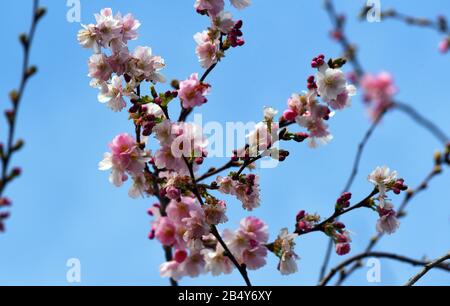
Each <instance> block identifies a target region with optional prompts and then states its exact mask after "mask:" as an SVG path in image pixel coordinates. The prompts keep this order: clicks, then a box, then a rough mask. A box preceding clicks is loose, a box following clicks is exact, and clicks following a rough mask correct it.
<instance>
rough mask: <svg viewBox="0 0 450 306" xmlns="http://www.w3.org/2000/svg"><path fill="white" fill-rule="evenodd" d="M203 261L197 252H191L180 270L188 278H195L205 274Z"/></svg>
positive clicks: (202, 257)
mask: <svg viewBox="0 0 450 306" xmlns="http://www.w3.org/2000/svg"><path fill="white" fill-rule="evenodd" d="M205 265H206V262H205V259H204V256H203V255H202V254H201V253H200V252H198V251H191V254H190V255H189V256H188V257H187V258H186V260H185V261H184V262H183V264H182V266H181V268H182V270H183V271H184V273H185V274H186V275H188V276H190V277H197V276H199V275H200V274H203V273H205Z"/></svg>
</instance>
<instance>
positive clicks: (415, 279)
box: [405, 252, 450, 287]
mask: <svg viewBox="0 0 450 306" xmlns="http://www.w3.org/2000/svg"><path fill="white" fill-rule="evenodd" d="M449 259H450V252H449V253H447V254H446V255H444V256H442V257H440V258H438V259H436V260H435V261H433V262H430V263H429V264H427V265H425V268H424V269H423V270H422V271H420V272H419V273H418V274H417V275H415V276H414V277H412V278H411V279H410V280H409V281H408V282H407V283H406V284H405V286H407V287H408V286H409V287H411V286H414V285H415V284H416V283H417V282H418V281H419V280H420V279H421V278H422V277H424V276H425V275H426V274H427V273H428V272H430V271H431V270H432V269H434V268H442V265H441V264H442V263H443V262H445V261H447V260H449ZM448 266H449V265H447V268H448ZM444 267H445V266H444Z"/></svg>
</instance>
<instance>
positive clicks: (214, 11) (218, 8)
mask: <svg viewBox="0 0 450 306" xmlns="http://www.w3.org/2000/svg"><path fill="white" fill-rule="evenodd" d="M194 8H195V9H196V10H197V11H207V12H208V14H209V15H210V16H216V15H218V14H219V13H220V12H222V11H223V9H224V8H225V1H224V0H196V1H195V4H194Z"/></svg>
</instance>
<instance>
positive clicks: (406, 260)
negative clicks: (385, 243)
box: [319, 252, 450, 286]
mask: <svg viewBox="0 0 450 306" xmlns="http://www.w3.org/2000/svg"><path fill="white" fill-rule="evenodd" d="M373 257H374V258H388V259H392V260H396V261H399V262H403V263H408V264H411V265H413V266H428V265H429V264H430V262H426V261H421V260H415V259H411V258H408V257H405V256H401V255H397V254H393V253H385V252H365V253H362V254H359V255H356V256H353V257H351V258H349V259H347V260H345V261H343V262H342V263H340V264H339V265H337V266H336V267H334V268H333V269H331V271H330V272H329V273H328V274H327V275H326V276H325V277H324V278H323V279H322V280H321V282H320V283H319V286H326V285H328V284H329V282H330V281H331V280H332V279H333V277H334V276H335V275H336V274H338V273H340V272H341V271H342V270H344V269H345V268H346V267H348V266H350V265H351V264H353V263H355V262H360V261H361V260H362V259H365V258H373ZM443 261H445V260H443ZM443 261H441V262H439V263H437V264H435V267H436V268H439V269H441V270H443V271H447V272H450V265H444V264H442V262H443Z"/></svg>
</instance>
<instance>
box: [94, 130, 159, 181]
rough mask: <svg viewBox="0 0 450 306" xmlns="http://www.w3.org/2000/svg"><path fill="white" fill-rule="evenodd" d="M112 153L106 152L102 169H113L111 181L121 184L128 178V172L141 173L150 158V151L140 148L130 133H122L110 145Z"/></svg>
mask: <svg viewBox="0 0 450 306" xmlns="http://www.w3.org/2000/svg"><path fill="white" fill-rule="evenodd" d="M109 147H110V149H111V153H105V156H104V160H103V161H101V162H100V164H99V169H100V170H112V171H111V176H110V181H111V183H113V184H114V185H116V186H118V187H119V186H121V185H122V184H123V182H124V181H126V180H127V178H128V176H127V174H130V175H132V176H137V175H139V174H140V173H141V172H142V171H143V170H144V168H145V163H146V162H148V161H149V160H150V159H149V157H148V153H146V152H144V151H142V150H141V149H139V148H138V146H137V144H136V140H135V139H134V138H133V137H131V136H130V135H128V134H120V135H118V136H117V137H115V138H114V140H113V141H112V142H111V143H110V145H109Z"/></svg>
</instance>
